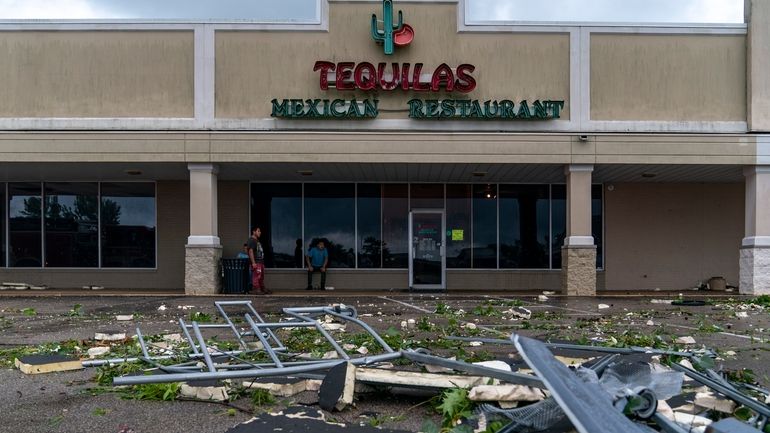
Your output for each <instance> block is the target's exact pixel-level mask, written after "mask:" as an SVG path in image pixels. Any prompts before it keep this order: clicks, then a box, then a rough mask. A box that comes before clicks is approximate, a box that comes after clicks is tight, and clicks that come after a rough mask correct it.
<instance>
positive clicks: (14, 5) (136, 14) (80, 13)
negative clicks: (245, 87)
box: [0, 0, 320, 23]
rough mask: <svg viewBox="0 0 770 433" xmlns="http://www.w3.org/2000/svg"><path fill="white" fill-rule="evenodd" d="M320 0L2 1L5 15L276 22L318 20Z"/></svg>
mask: <svg viewBox="0 0 770 433" xmlns="http://www.w3.org/2000/svg"><path fill="white" fill-rule="evenodd" d="M319 3H320V2H319V1H318V0H280V1H275V0H274V1H253V0H218V1H216V2H212V1H205V0H193V1H190V0H163V1H155V0H132V1H123V0H85V1H75V2H68V3H67V7H62V4H61V2H60V1H55V0H26V1H23V2H20V1H11V2H10V3H9V2H0V16H2V17H3V18H4V19H14V20H15V19H38V20H39V19H47V20H62V19H78V20H88V19H109V20H121V19H132V20H136V19H151V20H205V21H208V20H238V21H258V22H275V23H286V22H296V23H314V22H318V21H319V18H318V17H319V15H320V11H319Z"/></svg>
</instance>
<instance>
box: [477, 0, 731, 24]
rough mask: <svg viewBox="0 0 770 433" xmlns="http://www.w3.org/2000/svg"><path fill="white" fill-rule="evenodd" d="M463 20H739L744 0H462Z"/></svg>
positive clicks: (662, 21)
mask: <svg viewBox="0 0 770 433" xmlns="http://www.w3.org/2000/svg"><path fill="white" fill-rule="evenodd" d="M466 1H467V14H468V16H467V19H466V22H467V23H472V22H478V21H583V22H629V23H640V22H645V23H743V22H744V18H743V2H744V0H541V1H532V0H466Z"/></svg>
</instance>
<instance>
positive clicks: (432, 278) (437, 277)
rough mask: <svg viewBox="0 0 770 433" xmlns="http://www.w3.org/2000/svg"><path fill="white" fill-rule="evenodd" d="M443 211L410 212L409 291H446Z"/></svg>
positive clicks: (421, 210)
mask: <svg viewBox="0 0 770 433" xmlns="http://www.w3.org/2000/svg"><path fill="white" fill-rule="evenodd" d="M445 225H446V224H445V221H444V211H442V210H435V209H429V210H428V209H424V210H423V209H420V210H412V211H411V212H410V213H409V239H411V243H412V244H411V248H410V249H409V288H410V289H417V290H420V289H430V290H444V289H446V253H445V245H444V231H445Z"/></svg>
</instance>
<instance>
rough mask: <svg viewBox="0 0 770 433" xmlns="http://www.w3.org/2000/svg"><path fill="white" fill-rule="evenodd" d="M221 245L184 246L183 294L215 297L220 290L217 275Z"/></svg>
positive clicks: (220, 286) (220, 283)
mask: <svg viewBox="0 0 770 433" xmlns="http://www.w3.org/2000/svg"><path fill="white" fill-rule="evenodd" d="M221 258H222V246H221V245H186V246H185V258H184V293H185V294H186V295H216V294H218V293H219V292H220V291H221V290H222V279H221V277H220V273H219V259H221Z"/></svg>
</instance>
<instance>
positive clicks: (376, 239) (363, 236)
mask: <svg viewBox="0 0 770 433" xmlns="http://www.w3.org/2000/svg"><path fill="white" fill-rule="evenodd" d="M357 200H358V267H359V268H381V267H382V186H381V185H380V184H379V183H359V184H358V197H357Z"/></svg>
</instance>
